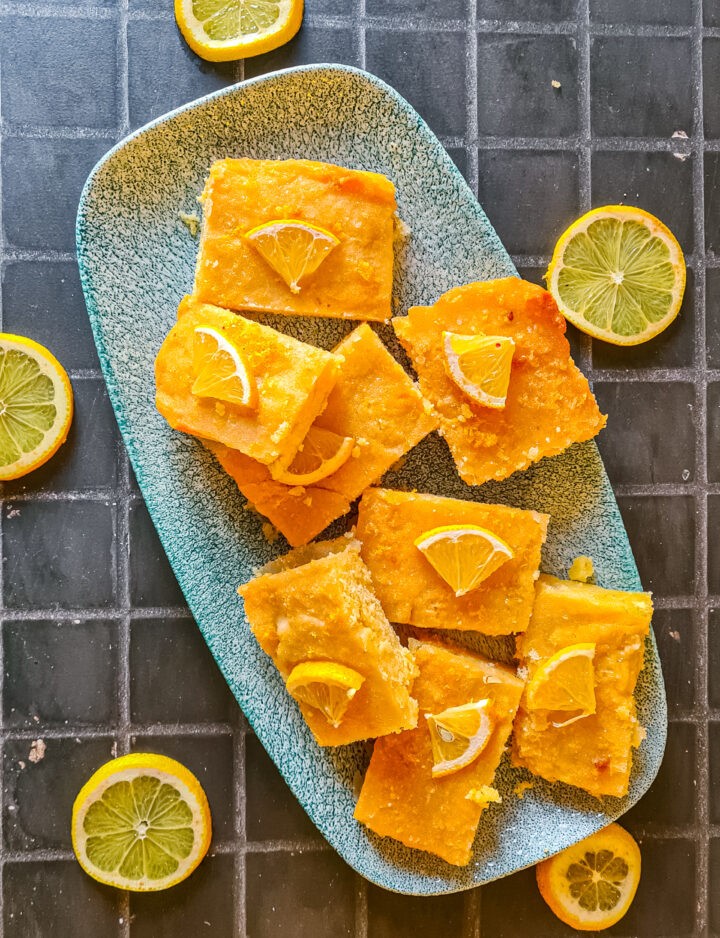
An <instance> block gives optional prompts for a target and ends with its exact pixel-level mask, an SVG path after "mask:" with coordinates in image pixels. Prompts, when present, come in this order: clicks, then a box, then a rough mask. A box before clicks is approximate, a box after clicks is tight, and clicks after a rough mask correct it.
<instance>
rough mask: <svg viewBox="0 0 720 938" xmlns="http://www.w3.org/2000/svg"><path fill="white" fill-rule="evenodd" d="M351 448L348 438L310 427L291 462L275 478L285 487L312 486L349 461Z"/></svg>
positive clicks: (352, 446) (353, 442) (349, 438)
mask: <svg viewBox="0 0 720 938" xmlns="http://www.w3.org/2000/svg"><path fill="white" fill-rule="evenodd" d="M354 446H355V440H354V439H353V438H352V437H350V436H340V435H339V434H337V433H333V432H332V430H323V429H322V427H310V429H309V430H308V434H307V436H306V437H305V439H304V440H303V442H302V445H301V447H300V449H299V450H298V452H297V454H296V455H295V457H294V459H293V461H292V462H291V463H290V465H289V466H288V467H287V469H285V470H283V471H282V472H280V473H279V474H278V475H276V476H275V478H276V479H277V481H278V482H284V483H285V485H312V483H313V482H319V481H320V480H321V479H326V478H327V477H328V476H331V475H332V474H333V472H337V471H338V469H339V468H340V467H341V466H343V465H344V464H345V463H346V462H347V461H348V459H349V458H350V455H351V453H352V451H353V448H354Z"/></svg>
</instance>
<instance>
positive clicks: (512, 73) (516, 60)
mask: <svg viewBox="0 0 720 938" xmlns="http://www.w3.org/2000/svg"><path fill="white" fill-rule="evenodd" d="M477 61H478V69H477V72H478V79H477V80H478V133H479V134H480V136H498V137H564V136H568V135H572V134H574V133H577V130H578V125H579V113H578V91H577V89H578V76H577V68H578V62H577V42H576V40H575V39H574V38H573V37H572V36H548V35H538V36H517V35H514V34H511V35H503V34H502V33H494V34H485V33H480V35H479V36H478V46H477ZM553 81H558V82H560V88H555V87H553V85H552V82H553Z"/></svg>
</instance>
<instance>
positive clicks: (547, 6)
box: [477, 0, 578, 23]
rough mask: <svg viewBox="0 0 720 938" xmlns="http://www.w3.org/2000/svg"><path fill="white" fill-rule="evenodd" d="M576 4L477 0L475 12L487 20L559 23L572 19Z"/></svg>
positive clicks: (556, 0)
mask: <svg viewBox="0 0 720 938" xmlns="http://www.w3.org/2000/svg"><path fill="white" fill-rule="evenodd" d="M577 6H578V3H577V0H477V13H478V16H479V17H480V18H481V19H487V20H528V21H531V22H535V23H544V22H546V21H550V22H557V23H559V22H562V21H563V20H573V19H574V18H575V15H576V13H577Z"/></svg>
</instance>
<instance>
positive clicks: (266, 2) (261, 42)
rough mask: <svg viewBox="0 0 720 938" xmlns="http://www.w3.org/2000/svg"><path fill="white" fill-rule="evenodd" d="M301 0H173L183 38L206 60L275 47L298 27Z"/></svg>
mask: <svg viewBox="0 0 720 938" xmlns="http://www.w3.org/2000/svg"><path fill="white" fill-rule="evenodd" d="M302 15H303V0H175V19H176V20H177V24H178V26H179V27H180V32H181V33H182V34H183V36H184V38H185V42H187V44H188V45H189V46H190V48H191V49H192V50H193V52H195V53H197V55H199V56H200V57H201V58H203V59H207V60H208V61H209V62H229V61H232V60H234V59H247V58H250V56H253V55H260V54H261V53H262V52H269V51H270V50H271V49H277V47H278V46H281V45H283V44H284V43H286V42H288V40H290V39H292V37H293V36H294V35H295V33H296V32H297V31H298V29H300V23H301V22H302Z"/></svg>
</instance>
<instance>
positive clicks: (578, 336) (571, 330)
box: [518, 267, 587, 362]
mask: <svg viewBox="0 0 720 938" xmlns="http://www.w3.org/2000/svg"><path fill="white" fill-rule="evenodd" d="M546 270H547V267H518V274H519V275H520V277H522V279H523V280H527V281H529V282H530V283H536V284H537V285H538V286H539V287H542V288H543V290H545V289H546V287H547V285H546V283H545V272H546ZM566 326H567V329H566V332H565V338H566V339H567V340H568V343H569V344H570V354H571V355H572V357H573V359H574V360H575V361H576V362H578V361H582V357H583V355H584V351H583V350H584V348H585V343H586V341H587V336H585V335H584V334H583V333H582V332H580V330H579V329H576V328H575V326H573V324H572V323H570V322H568V323H566Z"/></svg>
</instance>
